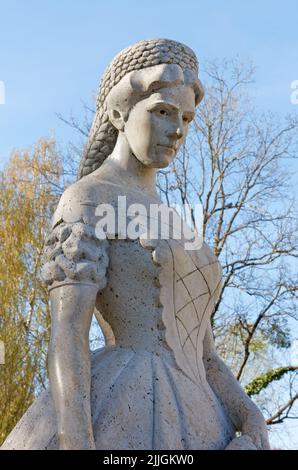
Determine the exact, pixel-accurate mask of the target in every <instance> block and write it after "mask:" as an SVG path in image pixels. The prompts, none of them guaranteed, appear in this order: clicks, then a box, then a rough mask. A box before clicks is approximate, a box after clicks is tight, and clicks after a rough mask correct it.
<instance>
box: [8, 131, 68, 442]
mask: <svg viewBox="0 0 298 470" xmlns="http://www.w3.org/2000/svg"><path fill="white" fill-rule="evenodd" d="M60 174H61V161H60V158H59V156H58V154H57V152H56V150H55V143H54V141H52V140H40V141H39V142H38V143H37V144H36V145H35V147H34V149H32V150H28V151H24V152H19V151H15V152H13V153H12V155H11V158H10V160H9V162H8V164H7V166H6V168H5V169H4V171H3V172H2V174H1V183H0V184H1V193H0V338H1V340H2V341H3V342H4V344H5V365H0V384H1V402H0V444H1V442H2V441H3V440H4V439H5V437H6V435H7V434H8V433H9V432H10V431H11V429H12V428H13V427H14V426H15V424H16V423H17V422H18V421H19V419H20V418H21V417H22V415H23V414H24V412H25V411H26V410H27V408H28V406H29V405H30V404H31V402H32V401H33V399H34V397H35V396H36V395H37V394H38V393H39V392H40V390H41V389H42V387H44V386H45V383H46V380H47V377H46V375H47V374H46V353H47V343H48V340H49V330H50V328H49V327H50V316H49V303H48V295H47V292H46V288H45V286H44V284H43V282H42V280H41V278H40V267H41V263H42V252H43V245H44V239H45V236H46V233H47V232H48V230H49V223H50V220H51V217H52V213H53V209H54V208H55V205H56V203H57V197H58V195H59V193H61V188H60V187H59V185H58V183H59V179H60Z"/></svg>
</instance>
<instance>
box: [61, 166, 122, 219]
mask: <svg viewBox="0 0 298 470" xmlns="http://www.w3.org/2000/svg"><path fill="white" fill-rule="evenodd" d="M113 194H114V188H113V187H112V186H111V184H109V182H107V181H104V180H99V179H98V178H96V177H94V176H93V175H92V174H91V175H88V176H85V177H84V178H82V179H80V180H78V181H76V182H75V183H73V184H71V185H70V186H68V188H67V189H66V190H65V191H64V193H63V194H62V196H61V198H60V201H59V203H58V206H57V209H56V211H55V214H54V217H53V222H52V226H55V225H57V224H58V223H59V222H60V221H62V220H63V221H64V222H67V223H74V222H78V221H79V220H82V219H83V220H84V221H85V222H86V223H89V224H92V222H93V221H94V220H95V219H94V218H95V209H96V207H97V206H98V204H103V203H111V202H112V199H113Z"/></svg>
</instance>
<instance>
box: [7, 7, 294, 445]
mask: <svg viewBox="0 0 298 470" xmlns="http://www.w3.org/2000/svg"><path fill="white" fill-rule="evenodd" d="M297 24H298V9H297V2H296V1H294V0H283V1H277V0H258V1H257V0H250V1H249V2H248V1H247V2H240V1H239V0H238V1H235V0H225V1H223V0H221V1H220V0H213V1H211V0H209V1H207V0H204V1H202V0H184V1H181V0H179V1H178V0H149V1H144V0H143V1H142V0H123V1H120V0H109V1H103V0H85V1H83V0H72V1H70V0H59V1H58V0H43V1H42V2H41V1H40V0H39V1H37V0H26V1H22V0H9V1H8V0H0V81H3V82H4V84H5V89H6V97H5V98H6V100H5V104H0V168H1V167H2V166H3V164H5V162H6V161H7V159H8V157H9V154H10V152H11V151H12V150H13V148H25V147H27V146H29V145H31V144H33V143H34V142H35V141H36V140H37V139H39V138H40V137H42V136H49V135H54V136H56V138H57V141H58V142H59V143H60V144H62V145H63V144H65V143H66V142H67V141H69V140H71V139H74V138H75V135H74V133H73V132H72V131H71V129H69V128H68V127H67V126H65V125H64V124H63V123H61V122H60V121H59V119H58V118H57V116H56V113H60V114H62V115H64V116H65V117H67V116H68V115H69V113H70V112H73V113H74V114H75V115H77V116H78V117H79V116H80V113H82V102H87V103H89V104H90V103H92V96H93V94H94V93H95V92H96V89H97V87H98V83H99V79H100V76H101V74H102V72H103V70H104V68H105V67H106V66H107V65H108V63H109V62H110V61H111V59H112V58H113V57H114V55H115V54H116V53H118V52H119V50H121V49H122V48H124V47H126V46H128V45H130V44H132V43H134V42H136V41H138V40H140V39H145V38H152V37H167V38H171V39H176V40H178V41H181V42H184V43H186V44H187V45H189V46H190V47H192V48H193V49H194V51H195V52H196V54H197V56H198V58H199V62H200V66H201V67H202V69H203V68H204V64H205V63H206V61H207V60H209V59H215V58H219V59H221V58H224V57H226V58H233V57H235V56H239V57H240V58H241V59H242V60H243V61H245V60H248V59H249V60H252V61H253V63H254V64H255V66H256V82H255V85H254V90H255V92H256V104H257V107H258V108H259V110H260V111H262V110H264V111H265V110H269V109H271V110H272V111H274V112H276V113H277V114H279V115H280V116H284V115H286V114H288V113H292V112H296V113H297V112H298V105H296V106H295V105H293V104H291V101H290V95H291V92H292V90H291V88H290V84H291V82H292V81H294V80H298V33H297V31H298V26H297ZM296 429H297V428H296ZM297 445H298V444H297Z"/></svg>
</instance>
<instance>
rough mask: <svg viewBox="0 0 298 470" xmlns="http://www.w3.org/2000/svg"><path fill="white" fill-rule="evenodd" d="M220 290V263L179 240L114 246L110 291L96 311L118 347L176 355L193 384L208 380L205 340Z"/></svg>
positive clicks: (118, 242) (125, 242)
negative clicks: (111, 333)
mask: <svg viewBox="0 0 298 470" xmlns="http://www.w3.org/2000/svg"><path fill="white" fill-rule="evenodd" d="M219 284H220V269H219V265H218V262H217V260H216V258H215V257H214V256H213V255H212V254H211V252H210V250H209V248H208V247H207V246H206V245H204V246H203V247H202V248H201V250H200V251H199V252H192V251H187V250H185V248H184V245H183V242H182V241H181V240H174V239H170V240H158V241H153V240H151V241H150V240H145V241H144V240H142V239H141V240H112V241H111V242H110V245H109V267H108V270H107V285H106V287H105V288H104V289H103V290H101V291H100V292H99V294H98V296H97V308H98V309H99V311H100V312H101V314H102V316H103V318H104V319H105V320H106V321H107V322H108V323H109V324H110V326H111V328H112V330H113V333H114V336H115V341H116V344H118V345H122V346H124V347H132V348H133V349H136V350H137V349H143V350H147V351H150V352H154V353H155V354H169V351H170V352H171V354H173V353H174V357H175V360H176V365H178V366H179V367H180V368H181V369H182V370H183V371H184V372H185V373H186V374H187V375H188V376H189V377H190V378H191V379H192V380H194V381H197V380H200V381H202V380H203V379H205V372H204V367H203V364H202V352H203V339H204V336H205V332H206V328H207V324H208V322H209V320H210V315H211V313H212V310H213V308H214V302H215V299H216V296H217V293H218V289H219Z"/></svg>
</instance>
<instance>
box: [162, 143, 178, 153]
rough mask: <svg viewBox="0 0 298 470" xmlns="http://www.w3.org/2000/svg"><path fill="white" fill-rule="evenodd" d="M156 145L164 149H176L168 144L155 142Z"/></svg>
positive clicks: (173, 150)
mask: <svg viewBox="0 0 298 470" xmlns="http://www.w3.org/2000/svg"><path fill="white" fill-rule="evenodd" d="M157 147H161V148H163V149H165V150H171V151H172V152H175V151H176V149H175V148H174V147H172V146H170V145H163V144H157Z"/></svg>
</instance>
